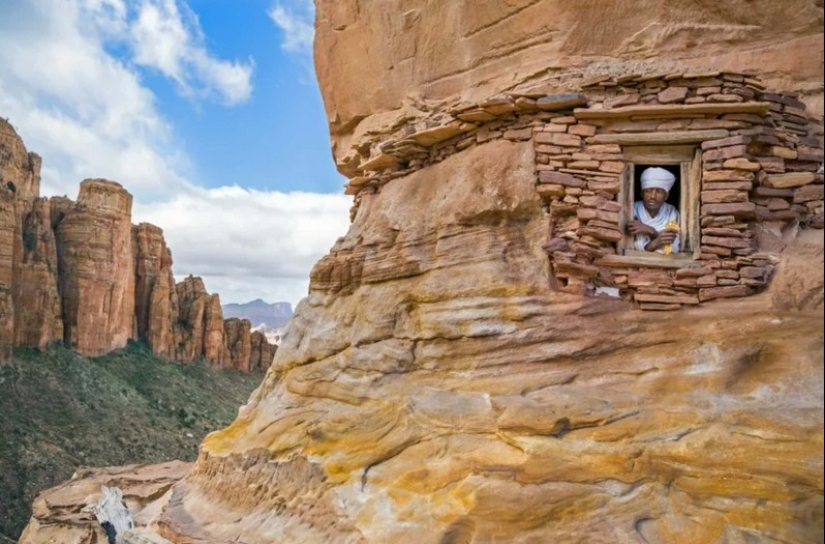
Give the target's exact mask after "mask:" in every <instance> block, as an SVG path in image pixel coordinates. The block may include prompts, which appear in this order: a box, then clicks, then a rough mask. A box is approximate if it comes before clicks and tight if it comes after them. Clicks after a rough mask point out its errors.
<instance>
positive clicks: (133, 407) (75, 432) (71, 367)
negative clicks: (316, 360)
mask: <svg viewBox="0 0 825 544" xmlns="http://www.w3.org/2000/svg"><path fill="white" fill-rule="evenodd" d="M261 377H262V375H261V373H260V372H253V373H241V372H237V371H234V370H224V371H218V370H215V369H213V368H211V366H210V365H208V364H206V363H205V362H204V361H199V362H196V363H191V364H177V363H171V362H170V361H168V360H166V359H164V358H160V357H157V356H155V355H153V354H152V352H151V351H150V350H149V349H148V348H147V346H145V345H142V344H138V343H131V344H130V345H128V346H127V347H126V348H124V349H121V350H117V351H115V352H112V353H109V354H107V355H105V356H102V357H96V358H86V357H82V356H80V355H78V354H77V353H75V352H72V351H71V350H68V349H65V348H62V347H50V348H48V349H46V350H45V351H43V352H41V351H40V350H36V349H21V350H16V352H15V354H14V355H13V357H12V359H11V361H8V362H7V363H6V364H3V365H0V436H2V437H3V439H2V440H0V536H3V535H5V536H6V537H10V538H13V539H14V540H13V541H16V540H17V537H18V536H19V535H20V532H21V531H22V529H23V527H24V526H25V524H26V522H27V521H28V518H29V516H30V515H31V505H32V502H33V500H34V497H35V495H36V494H37V493H38V492H40V491H41V490H43V489H45V488H47V487H51V486H53V485H56V484H57V483H59V482H61V481H63V480H65V479H67V478H69V477H70V476H71V475H72V473H73V472H74V471H75V470H77V469H78V468H79V467H84V466H96V467H99V466H108V465H124V464H129V463H147V462H148V463H159V462H164V461H170V460H173V459H179V460H189V461H191V460H193V459H194V458H195V456H196V455H197V450H198V444H199V443H200V441H201V440H202V439H203V437H204V436H205V435H206V433H208V432H210V431H212V430H214V429H218V428H220V427H222V426H224V425H226V424H228V423H229V422H230V421H232V419H234V418H235V416H236V415H237V408H238V406H240V405H241V404H243V403H244V402H245V401H246V399H247V398H248V396H249V394H250V392H251V391H252V390H253V389H254V388H255V387H256V386H257V385H258V384H259V383H260V380H261ZM95 491H97V490H95ZM0 542H4V541H3V539H2V538H0ZM60 542H68V541H62V540H61V541H60Z"/></svg>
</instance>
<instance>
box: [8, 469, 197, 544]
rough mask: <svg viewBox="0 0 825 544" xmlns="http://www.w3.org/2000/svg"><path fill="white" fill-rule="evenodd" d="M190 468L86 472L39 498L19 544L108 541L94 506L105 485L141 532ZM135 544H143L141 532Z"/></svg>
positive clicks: (43, 493) (84, 543)
mask: <svg viewBox="0 0 825 544" xmlns="http://www.w3.org/2000/svg"><path fill="white" fill-rule="evenodd" d="M190 467H191V464H190V463H184V462H181V461H172V462H169V463H161V464H157V465H127V466H124V467H109V468H83V469H79V470H78V471H77V472H76V473H75V474H74V476H73V477H72V479H71V480H69V481H68V482H66V483H63V484H61V485H59V486H58V487H55V488H53V489H50V490H48V491H44V492H42V493H40V494H39V495H38V496H37V499H35V501H34V507H33V515H32V519H31V521H30V522H29V525H28V526H27V527H26V530H25V531H24V532H23V534H22V535H21V536H20V540H19V541H18V542H19V544H57V543H59V544H88V543H92V542H101V543H102V542H107V540H106V533H105V532H104V530H103V529H102V528H101V527H100V524H99V523H98V520H97V519H96V518H95V514H94V512H93V507H94V506H95V505H96V504H97V502H98V500H99V499H100V496H101V486H107V487H116V488H118V489H120V490H121V491H122V492H123V503H124V505H125V506H126V507H127V508H128V509H129V512H130V513H131V514H132V518H133V520H134V523H135V525H136V527H138V528H142V527H145V526H146V523H147V522H148V521H149V520H151V519H152V518H153V516H155V515H156V514H157V509H158V508H159V507H160V506H161V505H162V504H164V503H165V499H166V496H167V493H168V491H169V488H170V487H171V486H172V484H174V483H175V482H176V481H177V480H179V479H180V478H181V477H182V476H183V475H184V474H185V473H186V471H187V470H188V469H189V468H190ZM136 533H137V534H136V535H135V538H133V539H132V540H130V542H132V543H133V544H134V543H137V542H156V541H153V540H147V539H144V540H140V538H139V535H140V534H141V533H142V531H140V530H139V531H136Z"/></svg>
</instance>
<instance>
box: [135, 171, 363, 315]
mask: <svg viewBox="0 0 825 544" xmlns="http://www.w3.org/2000/svg"><path fill="white" fill-rule="evenodd" d="M351 204H352V199H351V198H350V197H346V196H344V195H323V194H316V193H280V192H271V191H269V192H268V191H255V190H247V189H244V188H241V187H237V186H232V187H220V188H217V189H209V190H204V189H198V190H193V191H189V192H186V193H182V194H179V195H177V196H176V197H175V198H174V199H172V200H170V201H168V202H163V203H155V204H151V205H144V204H136V205H135V208H134V213H133V216H134V220H135V222H138V221H146V222H149V223H153V224H155V225H159V226H161V228H163V230H164V238H165V239H166V243H167V245H168V246H169V247H170V248H171V250H172V258H173V260H174V265H173V270H174V271H175V272H176V273H181V272H182V271H187V272H184V273H192V274H195V275H198V276H201V277H202V278H203V279H204V282H205V283H206V288H207V290H208V291H209V292H217V293H219V294H220V295H221V301H222V302H224V303H226V302H247V301H249V300H253V299H255V298H259V297H260V298H263V299H265V300H267V301H268V302H276V301H287V302H291V303H292V304H293V305H295V304H297V302H298V301H299V300H300V299H301V298H302V297H303V296H305V295H306V292H307V286H308V283H309V271H310V269H311V268H312V265H313V264H314V263H315V262H316V261H318V259H320V258H321V257H322V256H323V255H325V254H326V253H328V252H329V250H330V248H331V247H332V245H333V243H335V240H336V238H337V237H339V236H343V235H344V234H345V233H346V231H347V228H348V227H349V219H348V217H349V214H348V210H349V207H350V205H351ZM218 255H219V257H217V256H218Z"/></svg>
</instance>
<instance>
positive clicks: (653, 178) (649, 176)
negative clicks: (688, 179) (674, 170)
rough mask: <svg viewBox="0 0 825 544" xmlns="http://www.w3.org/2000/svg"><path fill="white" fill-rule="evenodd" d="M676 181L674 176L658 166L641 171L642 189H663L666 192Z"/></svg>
mask: <svg viewBox="0 0 825 544" xmlns="http://www.w3.org/2000/svg"><path fill="white" fill-rule="evenodd" d="M674 183H676V176H674V175H673V174H671V173H670V172H668V171H667V170H665V169H664V168H659V167H658V166H652V167H650V168H645V170H644V172H642V190H645V189H664V190H665V191H667V192H668V193H670V190H671V189H672V188H673V184H674Z"/></svg>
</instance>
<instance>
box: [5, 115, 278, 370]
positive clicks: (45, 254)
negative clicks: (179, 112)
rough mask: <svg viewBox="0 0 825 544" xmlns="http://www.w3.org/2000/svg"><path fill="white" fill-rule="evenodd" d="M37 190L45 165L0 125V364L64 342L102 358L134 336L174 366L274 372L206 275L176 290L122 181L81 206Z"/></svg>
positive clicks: (263, 349) (86, 187) (165, 252)
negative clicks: (196, 363) (135, 217)
mask: <svg viewBox="0 0 825 544" xmlns="http://www.w3.org/2000/svg"><path fill="white" fill-rule="evenodd" d="M39 187H40V158H39V157H38V156H37V155H35V154H34V153H29V152H27V151H26V148H25V146H24V145H23V142H22V140H21V139H20V138H19V136H18V135H17V134H16V132H15V131H14V129H13V128H12V127H11V125H9V124H8V123H7V122H6V121H3V120H0V361H3V360H5V359H7V358H8V357H9V355H10V354H11V350H12V349H13V348H14V347H44V346H45V345H47V344H48V343H50V342H53V341H64V342H66V343H67V344H68V345H70V346H72V347H74V348H75V349H76V350H77V351H79V352H80V353H83V354H87V355H100V354H103V353H105V352H107V351H110V350H113V349H116V348H119V347H122V346H124V345H126V342H127V340H129V339H132V338H134V339H141V340H145V341H146V342H147V343H148V344H149V346H150V347H151V348H152V350H153V351H154V352H155V353H157V354H159V355H163V356H166V357H169V358H171V359H174V360H183V361H193V360H195V359H197V358H200V357H203V358H205V359H207V360H209V361H211V362H212V363H213V364H215V365H216V366H219V367H227V368H236V369H239V370H243V371H249V369H250V368H254V369H261V368H267V367H268V366H269V362H270V361H271V359H272V354H273V352H274V346H271V345H269V344H268V343H267V342H266V341H265V340H264V341H261V340H260V339H258V340H256V344H255V345H256V351H255V352H254V355H253V354H252V353H251V346H252V339H251V336H250V330H249V326H248V324H247V326H241V327H238V326H236V325H235V324H228V325H226V326H225V325H224V321H223V317H222V310H221V304H220V298H219V297H218V295H210V294H209V293H207V292H206V288H205V287H204V285H203V282H202V281H201V280H200V278H189V279H187V280H185V281H184V282H182V283H181V284H179V285H175V279H174V276H173V274H172V254H171V252H170V250H169V248H168V247H166V242H165V241H164V239H163V231H162V230H161V229H160V228H158V227H156V226H154V225H149V224H145V223H142V224H140V225H137V226H133V225H132V224H131V212H132V196H131V195H130V194H129V193H128V192H127V191H126V190H125V189H124V188H123V187H121V186H120V185H119V184H118V183H115V182H112V181H107V180H99V179H95V180H85V181H84V182H83V183H81V186H80V194H79V196H78V199H77V202H76V203H75V202H73V201H71V200H70V199H68V198H66V197H53V198H51V199H45V198H39V196H38V193H39ZM179 297H180V298H181V300H182V302H181V303H179V301H178V299H179ZM225 328H226V329H227V330H229V331H231V335H227V334H225ZM230 337H231V339H230V340H227V338H230ZM253 358H254V363H253Z"/></svg>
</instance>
